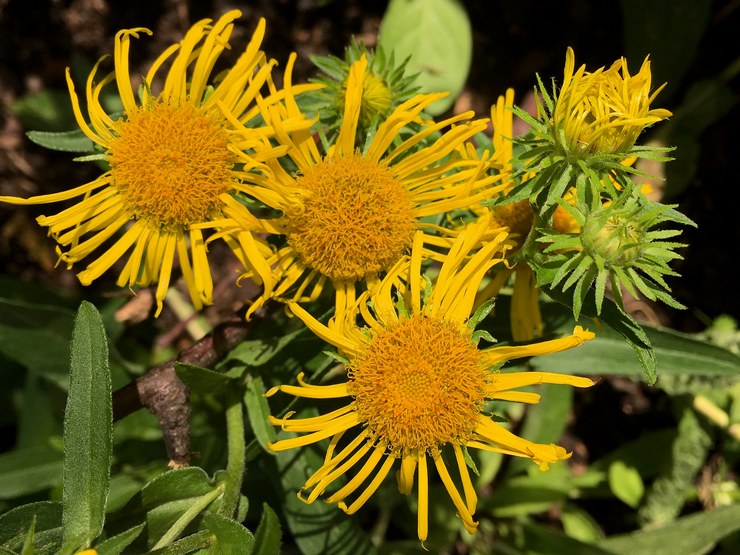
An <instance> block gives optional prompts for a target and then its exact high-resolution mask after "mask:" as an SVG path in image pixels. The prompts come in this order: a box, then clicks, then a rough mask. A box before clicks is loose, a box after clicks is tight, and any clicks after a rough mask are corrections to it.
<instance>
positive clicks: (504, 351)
mask: <svg viewBox="0 0 740 555" xmlns="http://www.w3.org/2000/svg"><path fill="white" fill-rule="evenodd" d="M487 228H488V222H487V221H486V220H485V219H482V220H481V221H479V222H475V223H473V224H471V225H470V226H468V227H467V228H466V229H465V231H464V232H463V233H461V234H460V235H459V236H458V237H457V238H456V239H455V241H454V242H453V244H452V246H451V249H450V253H449V255H448V256H447V258H446V259H445V261H444V263H443V264H442V266H441V268H440V271H439V274H438V277H437V279H436V282H435V283H434V285H433V286H432V287H431V288H429V289H427V281H426V280H425V279H424V277H423V276H422V275H421V261H422V257H423V256H424V254H423V249H422V243H423V237H422V235H421V232H417V234H416V235H415V238H414V245H413V248H412V251H411V257H410V260H409V261H406V260H403V261H401V262H399V263H398V264H397V265H396V266H395V267H394V268H393V269H392V270H391V271H389V272H388V274H387V275H386V277H385V278H384V279H383V280H382V281H380V282H379V283H378V284H377V285H376V286H375V287H374V288H373V289H372V290H370V291H368V292H366V293H363V295H361V296H360V297H359V299H358V302H357V303H356V304H355V305H354V306H353V307H352V310H349V311H348V312H347V313H346V315H345V318H344V319H343V320H342V322H341V323H339V324H338V325H335V326H333V327H331V328H330V327H327V326H325V325H323V324H321V323H319V322H318V321H317V320H315V319H314V318H313V317H312V316H311V315H309V314H308V313H307V312H306V311H305V310H304V309H303V308H301V307H300V306H299V305H297V304H291V305H290V306H291V309H292V310H293V312H294V313H295V314H296V315H297V316H298V317H300V318H301V319H302V320H303V321H304V322H305V323H306V325H307V326H308V327H309V328H311V330H313V332H314V333H316V334H317V335H318V336H320V337H321V338H322V339H324V340H326V341H327V342H329V343H331V344H332V345H334V346H336V347H337V348H338V351H339V354H340V355H341V356H343V357H345V358H346V359H347V361H348V363H347V374H348V379H347V381H346V382H343V383H337V384H333V385H311V384H308V383H306V382H304V381H303V377H302V375H299V377H298V383H299V385H297V386H292V385H281V386H278V387H275V388H273V389H271V390H270V391H268V393H267V395H268V396H271V395H274V394H275V393H277V391H282V392H284V393H287V394H289V395H293V396H295V397H306V398H314V399H347V402H346V404H345V405H344V406H342V407H341V408H338V409H336V410H334V411H332V412H329V413H327V414H324V415H321V416H316V417H310V418H291V416H292V414H287V415H286V416H285V417H283V418H274V417H272V418H271V422H272V423H273V424H274V425H276V426H281V427H282V428H283V429H284V430H286V431H289V432H298V433H299V434H300V435H298V436H297V437H293V438H290V439H283V440H280V441H277V442H276V443H273V444H272V445H271V449H273V450H275V451H282V450H286V449H292V448H295V447H302V446H305V445H309V444H312V443H315V442H317V441H319V440H322V439H325V438H331V440H330V443H329V447H328V450H327V453H326V457H325V459H324V464H323V465H322V466H321V468H319V469H318V470H317V471H316V472H315V473H314V474H313V475H312V476H311V477H310V478H309V479H308V480H307V482H306V483H305V485H304V486H303V488H302V491H301V494H300V497H301V498H302V499H304V500H305V501H306V502H309V503H310V502H313V501H314V500H316V499H317V498H318V497H319V496H320V495H322V494H323V493H324V492H325V491H326V490H327V489H329V488H330V487H332V486H333V485H334V484H335V482H338V483H339V484H338V485H341V487H339V488H338V489H336V490H335V491H333V493H331V494H330V495H329V496H328V498H327V499H326V500H327V501H328V502H330V503H337V504H338V505H339V507H340V508H341V509H342V510H344V511H345V512H346V513H348V514H352V513H354V512H355V511H357V510H358V509H359V508H360V507H361V506H362V505H363V504H364V503H365V502H366V501H367V500H368V498H369V497H370V496H371V495H372V494H373V492H374V491H375V490H376V489H377V488H378V487H379V485H380V484H381V482H382V481H383V480H384V478H385V477H386V475H387V474H388V473H389V472H390V470H391V468H393V467H394V466H396V463H398V465H397V467H398V472H397V480H398V488H399V490H400V491H401V492H402V493H404V494H409V493H410V492H411V490H412V488H413V484H414V480H415V476H418V482H419V483H418V530H417V531H418V536H419V539H420V540H422V541H424V540H425V539H426V537H427V532H428V518H427V516H428V508H429V499H428V496H429V494H428V492H429V473H428V460H429V459H431V462H432V464H433V465H434V467H435V468H436V470H437V474H438V475H439V478H440V479H441V481H442V483H443V484H444V486H445V488H446V490H447V492H448V494H449V495H450V498H451V499H452V502H453V504H454V505H455V508H456V509H457V513H458V515H459V516H460V518H461V520H462V523H463V524H464V526H465V528H466V529H467V530H468V531H470V532H474V531H475V529H476V526H477V523H476V521H475V520H474V519H473V514H474V513H475V509H476V504H477V497H476V493H475V490H474V488H473V484H472V481H471V479H470V475H469V470H468V467H467V464H466V462H465V459H466V449H468V448H475V449H482V450H486V451H493V452H497V453H504V454H508V455H513V456H518V457H525V458H529V459H531V460H533V461H534V462H535V463H537V464H538V465H539V466H540V468H541V469H542V470H546V469H547V467H548V465H549V464H550V463H554V462H556V461H560V460H564V459H567V458H568V457H569V456H570V455H569V453H567V452H566V451H565V449H563V448H562V447H559V446H556V445H541V444H536V443H532V442H530V441H527V440H525V439H522V438H520V437H518V436H516V435H514V434H513V433H511V432H510V431H508V430H507V429H506V428H504V427H502V426H501V425H499V424H497V423H496V422H495V421H494V420H493V419H492V418H491V416H490V415H489V414H487V413H486V410H488V409H487V403H488V402H489V401H497V400H505V401H516V402H522V403H537V402H538V401H539V398H540V397H539V395H537V394H536V393H531V392H526V391H517V389H518V388H521V387H524V386H528V385H533V384H538V383H554V384H567V385H572V386H576V387H589V386H591V385H593V382H592V381H591V380H590V379H587V378H582V377H576V376H569V375H564V374H550V373H543V372H510V373H506V372H501V371H498V370H497V369H498V368H499V367H500V365H501V364H502V363H503V362H505V361H507V360H510V359H514V358H520V357H530V356H537V355H545V354H549V353H555V352H559V351H563V350H565V349H570V348H572V347H575V346H577V345H580V344H581V343H583V342H584V341H587V340H589V339H592V338H593V334H592V333H591V332H588V331H584V330H583V329H582V328H581V327H576V329H575V331H574V333H573V335H571V336H568V337H565V338H562V339H557V340H554V341H545V342H541V343H535V344H531V345H524V346H513V347H512V346H502V347H492V348H480V347H478V345H477V343H478V342H477V337H476V336H475V335H474V330H473V329H472V328H473V327H474V326H472V325H470V324H469V319H470V316H471V311H472V308H473V303H474V300H475V296H476V293H477V291H478V288H479V285H480V282H481V280H482V279H483V277H484V275H485V274H486V272H487V271H488V270H489V269H490V268H491V267H492V266H494V265H496V264H498V263H500V262H501V261H502V256H503V254H504V251H505V249H506V248H507V246H506V244H505V238H506V233H505V232H502V233H500V234H499V235H498V237H497V238H495V239H494V240H491V241H489V242H488V243H486V244H485V245H484V246H483V247H481V248H480V249H479V250H477V251H474V250H473V249H475V248H476V245H477V244H479V242H480V240H481V237H482V236H483V234H484V233H486V230H487ZM358 316H361V317H362V319H363V320H364V322H365V324H366V326H365V327H360V326H358V325H357V323H356V322H357V317H358ZM443 451H450V452H451V454H452V455H453V456H454V460H455V465H454V466H455V468H456V471H457V473H458V474H459V480H453V478H452V477H451V475H450V472H449V470H448V468H447V465H446V463H445V462H444V459H443V457H442V453H443ZM352 468H354V469H356V470H355V472H354V476H353V477H351V478H350V479H349V480H348V481H347V482H346V483H343V484H342V483H341V482H342V479H343V477H344V476H345V475H346V474H347V473H348V471H349V470H350V469H352ZM456 481H457V482H458V484H460V485H461V486H462V487H460V485H458V484H456V483H455V482H456ZM363 484H364V485H363ZM350 498H352V499H350Z"/></svg>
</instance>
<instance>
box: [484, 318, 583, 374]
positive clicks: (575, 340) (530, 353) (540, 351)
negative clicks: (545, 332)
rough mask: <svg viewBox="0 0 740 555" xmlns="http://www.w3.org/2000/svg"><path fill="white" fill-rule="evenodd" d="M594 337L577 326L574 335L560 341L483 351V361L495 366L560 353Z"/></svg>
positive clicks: (554, 340) (493, 348) (492, 348)
mask: <svg viewBox="0 0 740 555" xmlns="http://www.w3.org/2000/svg"><path fill="white" fill-rule="evenodd" d="M594 337H595V335H594V334H593V333H592V332H590V331H587V330H584V329H583V328H582V327H581V326H576V327H575V329H574V330H573V335H568V336H566V337H562V338H560V339H553V340H551V341H541V342H539V343H532V344H530V345H518V346H515V347H491V348H490V349H486V350H485V351H483V353H484V356H483V359H484V361H485V363H486V364H488V365H490V366H493V365H495V364H499V363H501V362H504V361H506V360H510V359H514V358H521V357H534V356H540V355H548V354H551V353H559V352H560V351H566V350H568V349H572V348H573V347H578V346H579V345H581V344H583V342H584V341H590V340H591V339H593V338H594Z"/></svg>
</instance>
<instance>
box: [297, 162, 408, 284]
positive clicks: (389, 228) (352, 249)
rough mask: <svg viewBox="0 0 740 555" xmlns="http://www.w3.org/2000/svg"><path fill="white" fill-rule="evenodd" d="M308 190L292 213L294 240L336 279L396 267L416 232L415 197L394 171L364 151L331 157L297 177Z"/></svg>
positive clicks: (307, 259)
mask: <svg viewBox="0 0 740 555" xmlns="http://www.w3.org/2000/svg"><path fill="white" fill-rule="evenodd" d="M297 185H298V187H299V188H301V189H303V190H304V191H305V192H306V193H307V196H306V199H305V201H304V203H303V210H302V211H301V212H296V213H289V214H286V216H287V224H288V226H287V227H288V243H289V244H290V246H291V247H292V248H293V250H294V251H295V252H296V254H297V255H298V257H299V258H300V259H301V260H302V261H303V263H304V264H306V266H308V267H309V268H311V269H313V270H316V271H317V272H319V273H321V274H323V275H325V276H327V277H328V278H330V279H332V280H358V279H362V278H364V277H365V276H366V275H367V274H369V273H375V272H380V271H382V270H386V269H388V268H389V267H390V266H391V265H393V264H394V263H395V262H396V261H397V260H398V259H399V258H400V257H401V256H402V255H403V253H404V251H405V250H406V249H407V248H408V247H409V246H410V245H411V241H412V239H413V234H414V231H415V230H416V217H415V216H414V211H413V206H412V203H411V196H410V194H409V192H408V191H407V190H406V189H405V188H404V187H403V185H402V184H401V183H400V182H399V181H397V180H396V179H395V178H394V177H393V175H392V174H391V172H390V170H389V169H388V168H387V167H385V166H382V165H378V164H377V163H375V162H373V161H370V160H366V159H365V158H363V157H361V156H359V155H346V156H338V157H335V158H327V159H325V160H323V161H322V162H320V163H319V164H317V165H315V166H313V167H312V168H311V169H309V170H308V171H307V172H306V173H305V174H304V175H302V176H299V177H298V178H297Z"/></svg>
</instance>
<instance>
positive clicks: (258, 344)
mask: <svg viewBox="0 0 740 555" xmlns="http://www.w3.org/2000/svg"><path fill="white" fill-rule="evenodd" d="M303 332H304V329H303V328H300V329H298V330H296V331H294V332H291V333H289V334H287V335H283V336H280V337H273V338H265V339H249V340H247V341H242V342H241V343H239V344H238V345H237V346H236V347H234V349H232V350H231V351H230V352H229V355H228V359H230V360H231V359H233V360H236V361H239V362H240V363H242V364H243V365H245V366H248V367H257V366H262V365H263V364H266V363H267V362H269V361H270V360H271V359H272V358H273V357H274V356H275V355H277V354H278V353H279V352H280V351H282V350H283V349H284V348H285V347H286V346H287V345H289V344H290V343H291V342H293V341H294V340H295V339H296V338H297V337H298V336H299V335H301V334H303Z"/></svg>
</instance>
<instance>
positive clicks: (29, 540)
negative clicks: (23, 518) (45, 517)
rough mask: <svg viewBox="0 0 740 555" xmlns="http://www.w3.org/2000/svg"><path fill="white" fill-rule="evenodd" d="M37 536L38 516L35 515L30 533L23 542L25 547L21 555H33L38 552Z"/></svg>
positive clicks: (29, 528) (29, 529)
mask: <svg viewBox="0 0 740 555" xmlns="http://www.w3.org/2000/svg"><path fill="white" fill-rule="evenodd" d="M35 535H36V516H35V515H34V517H33V519H32V520H31V526H29V527H28V533H27V534H26V539H25V541H24V542H23V547H22V548H21V555H33V553H34V552H35V551H36V542H35V541H34V539H35V538H34V536H35Z"/></svg>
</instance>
